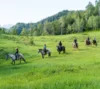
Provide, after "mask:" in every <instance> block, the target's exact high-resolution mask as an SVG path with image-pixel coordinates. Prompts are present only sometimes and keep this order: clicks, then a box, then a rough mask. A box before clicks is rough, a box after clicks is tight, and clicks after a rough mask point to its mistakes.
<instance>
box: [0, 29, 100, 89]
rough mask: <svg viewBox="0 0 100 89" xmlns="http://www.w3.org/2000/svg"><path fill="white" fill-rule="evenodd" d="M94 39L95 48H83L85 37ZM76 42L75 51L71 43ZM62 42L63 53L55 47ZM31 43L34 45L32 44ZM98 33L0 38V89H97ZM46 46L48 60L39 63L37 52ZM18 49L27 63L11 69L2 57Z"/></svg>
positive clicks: (99, 85) (99, 87) (99, 81)
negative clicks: (48, 54) (75, 40)
mask: <svg viewBox="0 0 100 89" xmlns="http://www.w3.org/2000/svg"><path fill="white" fill-rule="evenodd" d="M88 36H89V37H90V38H91V40H92V39H93V38H94V37H96V39H97V41H98V46H97V47H96V46H94V45H92V46H86V45H85V40H86V38H87V37H88ZM74 38H77V39H78V43H79V49H73V47H72V42H73V40H74ZM60 40H61V41H62V43H63V45H64V46H65V47H66V53H65V54H63V53H61V54H60V55H59V53H58V52H57V50H56V46H57V45H58V42H59V41H60ZM32 42H34V44H33V43H32ZM99 42H100V32H99V31H95V32H85V33H79V34H71V35H63V36H39V37H36V36H34V37H29V36H28V37H26V36H14V35H5V34H1V35H0V89H100V44H99ZM44 44H47V48H48V49H49V50H51V53H52V54H51V57H48V56H47V55H46V56H45V58H44V59H42V57H41V54H39V53H38V49H39V48H43V45H44ZM17 47H18V48H19V50H20V53H22V54H23V55H24V57H25V59H26V61H27V63H24V62H23V61H22V63H21V64H20V62H19V60H17V61H16V64H15V65H12V64H11V62H12V60H11V59H9V60H6V54H8V53H14V52H15V49H16V48H17Z"/></svg>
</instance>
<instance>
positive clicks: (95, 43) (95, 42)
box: [93, 38, 97, 46]
mask: <svg viewBox="0 0 100 89" xmlns="http://www.w3.org/2000/svg"><path fill="white" fill-rule="evenodd" d="M93 44H94V45H96V46H97V41H96V38H94V39H93Z"/></svg>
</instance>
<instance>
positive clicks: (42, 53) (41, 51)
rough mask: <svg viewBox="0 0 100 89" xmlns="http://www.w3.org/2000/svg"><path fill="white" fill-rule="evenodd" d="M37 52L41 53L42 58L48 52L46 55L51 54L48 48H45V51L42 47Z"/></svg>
mask: <svg viewBox="0 0 100 89" xmlns="http://www.w3.org/2000/svg"><path fill="white" fill-rule="evenodd" d="M38 53H41V55H42V58H44V56H45V55H47V54H48V56H51V52H50V50H48V49H47V50H46V52H45V51H44V50H43V49H39V50H38Z"/></svg>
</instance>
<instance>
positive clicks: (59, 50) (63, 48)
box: [57, 46, 66, 54]
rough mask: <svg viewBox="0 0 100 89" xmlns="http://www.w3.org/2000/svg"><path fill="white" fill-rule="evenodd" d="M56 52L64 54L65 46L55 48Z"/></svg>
mask: <svg viewBox="0 0 100 89" xmlns="http://www.w3.org/2000/svg"><path fill="white" fill-rule="evenodd" d="M57 51H58V52H59V54H60V53H61V52H62V51H63V53H65V51H66V49H65V46H62V47H60V46H57Z"/></svg>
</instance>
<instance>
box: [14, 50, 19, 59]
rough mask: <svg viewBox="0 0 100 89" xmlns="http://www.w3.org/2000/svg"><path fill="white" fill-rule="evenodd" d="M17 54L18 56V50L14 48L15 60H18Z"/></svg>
mask: <svg viewBox="0 0 100 89" xmlns="http://www.w3.org/2000/svg"><path fill="white" fill-rule="evenodd" d="M18 54H19V49H18V48H16V52H15V57H16V60H17V59H18Z"/></svg>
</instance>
